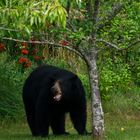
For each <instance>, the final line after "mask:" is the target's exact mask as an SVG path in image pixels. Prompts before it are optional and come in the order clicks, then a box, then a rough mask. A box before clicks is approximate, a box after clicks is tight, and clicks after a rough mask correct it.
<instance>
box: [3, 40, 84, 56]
mask: <svg viewBox="0 0 140 140" xmlns="http://www.w3.org/2000/svg"><path fill="white" fill-rule="evenodd" d="M2 39H3V40H9V41H15V42H21V43H28V44H40V45H41V44H49V45H54V47H63V48H65V49H67V50H69V51H72V52H74V53H75V54H77V55H78V56H80V57H81V58H83V55H82V54H81V52H80V51H78V50H76V49H73V48H72V47H73V45H72V44H71V43H70V42H68V43H69V46H64V45H61V44H60V43H56V42H50V41H48V40H45V41H32V40H29V41H27V40H20V39H15V38H8V37H3V38H2Z"/></svg>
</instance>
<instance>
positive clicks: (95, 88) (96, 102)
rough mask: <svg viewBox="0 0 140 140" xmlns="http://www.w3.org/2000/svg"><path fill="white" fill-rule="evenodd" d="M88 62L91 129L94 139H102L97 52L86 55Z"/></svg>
mask: <svg viewBox="0 0 140 140" xmlns="http://www.w3.org/2000/svg"><path fill="white" fill-rule="evenodd" d="M85 57H86V60H87V61H88V71H89V80H90V87H91V96H92V98H91V99H92V128H93V136H94V139H98V140H99V139H100V140H101V139H103V137H104V113H103V109H102V104H101V98H100V90H99V84H98V70H97V65H96V57H97V50H96V49H95V48H93V49H92V50H90V52H88V53H87V54H86V56H85Z"/></svg>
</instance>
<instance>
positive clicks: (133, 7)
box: [0, 0, 140, 140]
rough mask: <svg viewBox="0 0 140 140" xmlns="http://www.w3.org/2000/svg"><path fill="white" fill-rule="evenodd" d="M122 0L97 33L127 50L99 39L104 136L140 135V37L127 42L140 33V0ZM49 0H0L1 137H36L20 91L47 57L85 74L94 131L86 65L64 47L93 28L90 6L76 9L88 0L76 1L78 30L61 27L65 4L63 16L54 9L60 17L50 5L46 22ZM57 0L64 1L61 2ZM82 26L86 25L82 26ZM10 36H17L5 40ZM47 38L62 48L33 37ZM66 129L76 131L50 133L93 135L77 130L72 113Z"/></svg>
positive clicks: (120, 139)
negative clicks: (88, 18) (117, 11)
mask: <svg viewBox="0 0 140 140" xmlns="http://www.w3.org/2000/svg"><path fill="white" fill-rule="evenodd" d="M120 1H121V2H122V3H124V4H125V7H124V9H123V10H122V11H121V13H120V14H118V15H117V17H116V18H114V19H113V21H112V22H111V23H108V25H107V26H106V27H105V28H104V29H102V30H100V32H99V33H98V37H99V38H100V37H102V38H104V39H106V40H107V41H112V42H113V43H115V44H118V45H119V46H120V47H121V48H126V49H124V50H122V51H115V50H114V49H113V50H112V49H110V48H106V49H104V48H103V47H104V45H103V44H102V43H99V45H100V47H101V49H102V51H100V53H99V55H98V70H99V81H100V82H99V84H100V91H101V98H102V104H103V109H104V113H105V129H106V134H105V135H106V136H105V137H106V140H139V139H140V136H139V134H140V43H137V44H134V45H133V46H132V47H130V48H129V47H128V46H129V45H130V44H131V43H132V42H133V41H134V40H135V38H139V35H140V26H139V25H140V14H139V11H140V3H139V2H138V1H133V2H131V0H128V1H122V0H120ZM49 2H50V1H47V2H46V1H40V2H39V1H34V0H32V1H30V2H29V3H26V1H23V0H20V1H17V0H14V1H12V0H10V1H7V0H2V1H1V2H0V30H1V32H0V139H2V140H8V139H9V140H11V139H13V140H16V139H24V140H25V139H27V140H31V139H33V140H34V139H35V138H32V137H31V136H30V131H29V128H28V126H27V123H26V120H25V113H24V109H23V103H22V98H21V93H22V86H23V83H24V81H25V79H26V78H27V76H28V75H29V73H30V72H31V71H32V70H33V69H34V68H35V67H36V66H37V65H39V64H41V63H42V62H43V63H46V64H52V65H56V66H58V67H61V68H65V69H68V70H70V71H73V72H74V73H76V74H78V76H79V77H80V78H81V80H82V82H83V85H84V87H85V90H86V97H87V100H88V124H87V128H88V130H89V131H91V117H90V116H91V107H90V97H91V95H90V86H89V79H88V72H87V68H86V65H85V63H84V62H83V60H82V59H81V58H79V57H78V56H76V54H75V53H71V52H70V51H67V50H66V49H65V47H66V46H67V45H68V44H70V43H72V42H74V45H77V44H78V41H79V40H81V39H83V38H84V37H85V36H86V35H87V34H88V33H89V32H90V30H89V29H90V28H89V27H91V22H90V21H89V22H87V21H86V20H82V19H83V18H84V17H83V16H87V15H86V14H85V13H84V12H85V11H82V10H79V11H80V12H79V11H78V10H76V9H82V8H83V7H85V5H86V4H85V3H84V2H85V1H84V2H83V3H80V1H77V3H75V1H72V10H71V14H72V15H73V16H72V17H69V18H70V19H71V26H72V29H74V30H76V31H75V32H74V33H73V32H72V31H71V28H70V26H68V25H67V26H68V27H69V28H70V29H69V30H67V29H66V28H63V29H61V30H60V28H59V26H65V25H66V22H65V17H66V11H65V9H61V10H62V13H61V15H62V17H63V18H62V19H60V15H59V14H58V13H57V12H56V14H55V15H53V16H54V17H55V18H54V19H51V18H50V17H49V16H48V15H49V14H50V13H51V8H50V12H48V13H45V14H46V15H45V16H46V17H47V16H48V19H47V21H49V22H46V20H45V19H44V18H43V20H42V17H43V16H44V15H42V14H41V13H43V11H44V10H45V9H46V4H48V3H49ZM116 2H117V1H116V0H114V1H110V0H109V1H107V2H104V1H102V3H104V6H102V9H101V14H102V15H103V16H105V14H106V13H107V12H108V11H109V10H110V9H111V7H112V5H113V3H116ZM60 3H61V5H63V6H64V7H67V6H66V5H67V3H66V2H65V1H63V0H61V1H60ZM55 4H56V6H58V5H59V3H55ZM57 4H58V5H57ZM28 7H30V8H28ZM32 9H34V10H32ZM38 9H40V12H39V10H38ZM106 9H108V10H106ZM103 11H105V12H103ZM47 14H48V15H47ZM46 17H45V18H46ZM85 23H86V24H85ZM61 24H62V25H61ZM111 25H112V26H111ZM79 26H80V27H81V28H77V27H79ZM44 34H45V35H44ZM6 37H8V38H9V37H10V38H15V39H16V40H14V41H13V40H10V39H9V40H5V39H4V38H6ZM21 39H22V40H23V41H21ZM46 39H49V40H55V41H56V42H57V43H59V44H61V45H62V48H52V46H55V45H54V44H52V45H44V44H36V43H34V41H40V40H46ZM24 40H28V41H32V43H28V42H24ZM67 40H68V41H67ZM74 47H76V46H74ZM127 47H128V48H127ZM23 58H24V59H23ZM67 129H68V131H70V133H72V135H71V136H68V137H65V136H64V137H63V136H62V137H55V136H51V139H52V140H53V139H54V140H55V139H71V140H74V139H76V140H77V139H79V140H82V139H83V140H85V139H91V137H90V136H85V137H82V136H78V135H76V133H75V130H74V129H73V128H72V124H71V123H70V120H69V117H67ZM38 139H40V138H38Z"/></svg>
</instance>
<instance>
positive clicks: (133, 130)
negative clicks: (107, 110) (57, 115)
mask: <svg viewBox="0 0 140 140" xmlns="http://www.w3.org/2000/svg"><path fill="white" fill-rule="evenodd" d="M88 125H89V124H88ZM88 128H89V126H88ZM67 131H69V132H70V133H71V135H69V136H53V135H52V134H50V136H49V139H51V140H91V139H92V138H91V136H79V135H77V133H76V131H75V130H74V129H73V128H72V127H71V123H69V122H68V126H67ZM46 139H48V138H34V137H32V136H31V133H30V130H29V128H28V125H27V123H24V121H23V122H20V121H19V122H16V123H14V122H12V123H11V122H7V123H6V122H3V123H1V125H0V140H46ZM105 140H140V118H135V119H134V118H132V116H131V117H130V116H129V117H127V118H120V117H119V116H112V115H111V114H105Z"/></svg>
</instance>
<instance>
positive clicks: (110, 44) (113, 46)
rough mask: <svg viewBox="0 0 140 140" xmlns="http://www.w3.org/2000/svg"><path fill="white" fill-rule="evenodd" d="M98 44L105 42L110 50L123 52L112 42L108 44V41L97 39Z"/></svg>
mask: <svg viewBox="0 0 140 140" xmlns="http://www.w3.org/2000/svg"><path fill="white" fill-rule="evenodd" d="M96 42H103V43H104V44H105V45H106V46H108V47H110V48H115V49H117V50H121V49H120V48H118V46H117V45H115V44H112V43H110V42H108V41H106V40H103V39H97V40H96Z"/></svg>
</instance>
